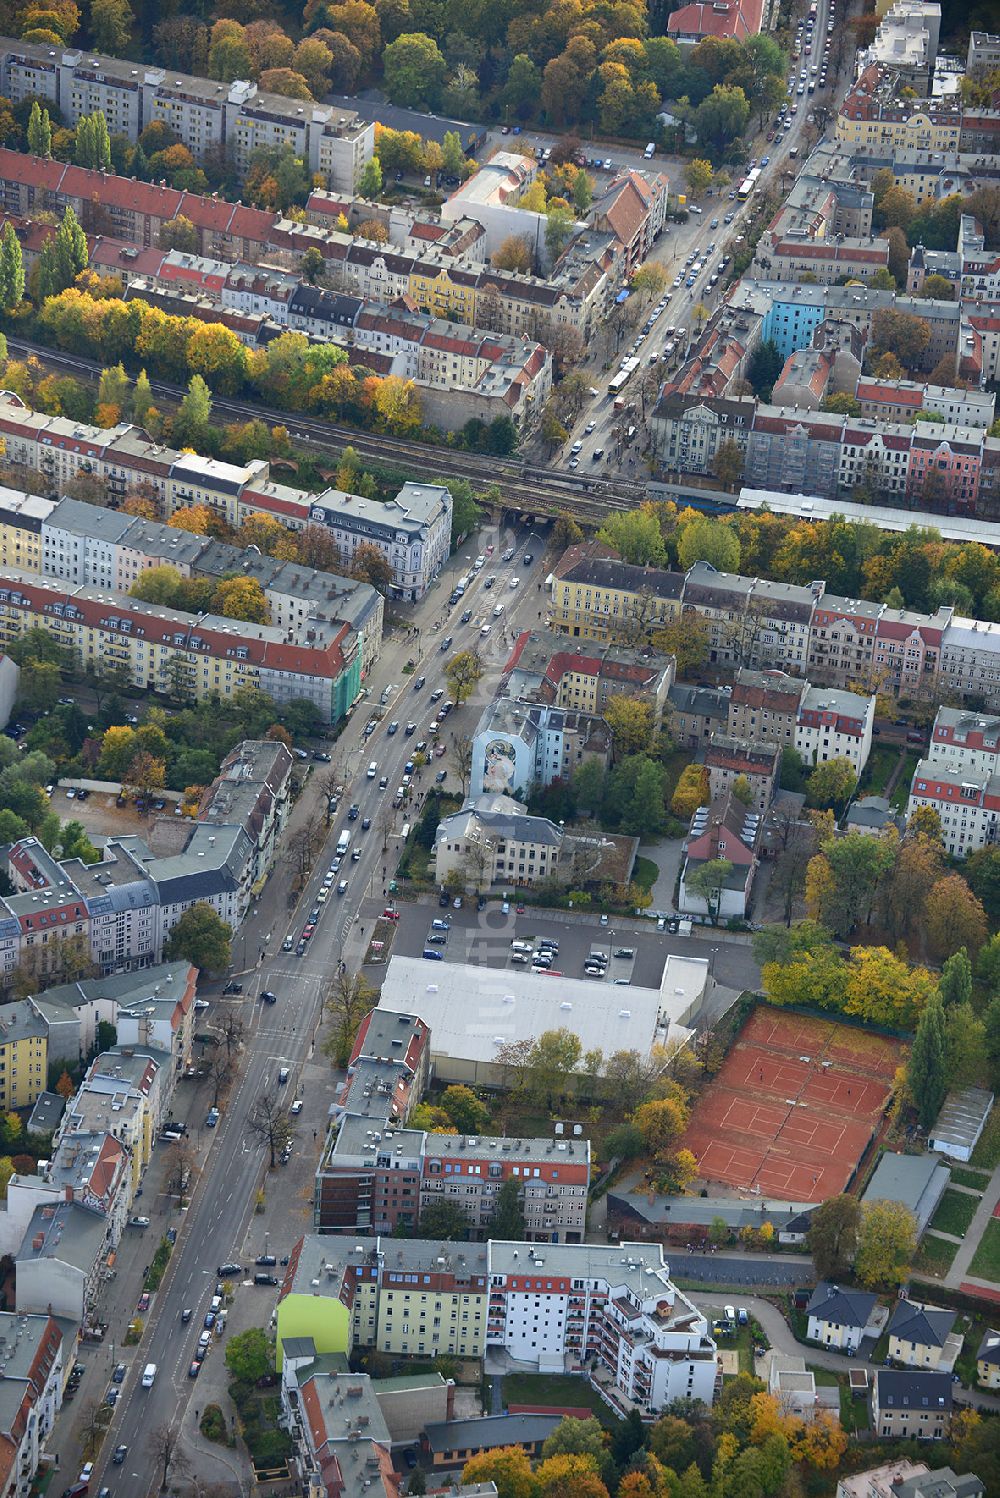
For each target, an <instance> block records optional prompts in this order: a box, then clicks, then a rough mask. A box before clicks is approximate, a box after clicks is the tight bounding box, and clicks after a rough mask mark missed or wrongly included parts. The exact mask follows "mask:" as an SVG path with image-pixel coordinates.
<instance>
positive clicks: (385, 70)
mask: <svg viewBox="0 0 1000 1498" xmlns="http://www.w3.org/2000/svg"><path fill="white" fill-rule="evenodd" d="M447 71H448V65H447V63H446V62H445V60H444V57H443V56H442V55H441V51H440V49H439V47H438V44H437V42H436V41H435V40H434V39H433V37H430V36H428V35H427V34H426V32H423V31H411V32H404V33H403V34H402V35H401V36H398V37H397V38H396V40H395V41H394V42H390V43H389V45H388V47H386V48H385V50H384V51H383V53H382V77H383V81H384V84H385V91H386V93H387V94H388V95H389V98H390V99H391V100H392V102H393V104H401V105H403V106H404V107H405V108H408V109H434V108H436V107H437V104H438V100H439V98H440V94H441V87H442V85H443V83H444V79H445V74H446V73H447Z"/></svg>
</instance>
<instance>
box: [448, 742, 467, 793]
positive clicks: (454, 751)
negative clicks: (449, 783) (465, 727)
mask: <svg viewBox="0 0 1000 1498" xmlns="http://www.w3.org/2000/svg"><path fill="white" fill-rule="evenodd" d="M450 756H451V763H452V764H453V765H454V767H455V773H456V774H457V775H458V778H459V781H460V782H461V786H462V795H463V796H467V795H468V793H469V777H470V776H471V774H472V740H471V739H470V738H469V736H468V734H459V733H453V734H452V736H451V747H450Z"/></svg>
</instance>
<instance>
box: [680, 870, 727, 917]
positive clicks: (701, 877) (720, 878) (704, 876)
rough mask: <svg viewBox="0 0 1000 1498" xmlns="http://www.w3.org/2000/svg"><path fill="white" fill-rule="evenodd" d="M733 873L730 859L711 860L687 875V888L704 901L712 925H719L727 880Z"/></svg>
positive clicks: (685, 882)
mask: <svg viewBox="0 0 1000 1498" xmlns="http://www.w3.org/2000/svg"><path fill="white" fill-rule="evenodd" d="M732 872H733V865H732V864H731V863H730V861H729V859H728V858H709V859H707V860H706V861H705V862H704V863H701V864H698V866H697V867H696V868H695V869H693V870H692V871H691V872H689V873H688V874H686V875H685V879H684V885H685V888H686V889H687V890H688V891H689V892H690V893H691V894H694V895H697V896H698V897H699V899H702V900H704V902H705V906H706V909H707V910H708V913H709V915H710V916H711V918H712V925H713V926H717V925H718V924H719V904H720V902H721V900H722V891H723V890H724V889H725V887H726V880H727V879H728V878H729V876H730V874H731V873H732Z"/></svg>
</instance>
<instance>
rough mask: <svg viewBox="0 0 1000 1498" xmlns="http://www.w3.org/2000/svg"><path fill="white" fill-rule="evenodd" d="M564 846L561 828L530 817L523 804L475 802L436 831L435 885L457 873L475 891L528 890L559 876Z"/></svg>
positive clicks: (490, 799) (495, 797) (497, 798)
mask: <svg viewBox="0 0 1000 1498" xmlns="http://www.w3.org/2000/svg"><path fill="white" fill-rule="evenodd" d="M565 844H566V836H565V832H564V830H563V828H562V827H557V826H556V824H555V823H554V822H550V821H549V819H548V818H547V817H536V816H529V815H528V808H527V807H526V805H525V804H524V802H523V801H515V800H514V798H513V797H512V796H507V795H503V794H496V793H494V794H492V795H484V796H473V797H471V798H470V799H469V800H468V801H466V803H465V805H464V806H463V807H462V808H461V809H460V810H459V811H456V812H452V813H451V815H450V816H447V817H443V818H442V819H441V821H440V822H439V823H438V825H437V828H436V830H435V833H434V880H435V883H436V884H439V885H443V884H444V883H445V881H446V880H447V878H448V875H449V874H450V873H451V872H452V871H455V872H456V873H459V874H461V875H463V876H464V878H465V879H467V880H468V882H469V883H470V884H471V885H472V886H473V888H474V889H480V890H485V889H488V888H489V886H490V885H491V884H496V883H498V882H499V883H502V884H505V885H531V884H534V883H535V882H536V881H537V880H540V879H545V878H547V877H548V876H549V875H552V874H555V873H556V872H557V871H558V869H559V866H560V859H561V858H562V857H563V853H564V845H565ZM566 851H568V846H567V848H566Z"/></svg>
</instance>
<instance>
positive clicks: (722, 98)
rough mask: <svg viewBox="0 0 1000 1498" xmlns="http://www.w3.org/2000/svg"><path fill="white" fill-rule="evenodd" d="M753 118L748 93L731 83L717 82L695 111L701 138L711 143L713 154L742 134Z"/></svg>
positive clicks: (708, 144)
mask: <svg viewBox="0 0 1000 1498" xmlns="http://www.w3.org/2000/svg"><path fill="white" fill-rule="evenodd" d="M749 121H750V105H749V104H748V103H747V97H746V94H745V93H744V92H743V90H742V89H741V88H738V87H736V86H735V85H731V84H723V83H717V84H716V85H715V87H714V88H713V90H712V92H711V93H710V94H709V96H708V98H707V99H702V101H701V103H700V104H699V105H698V108H697V109H696V110H695V112H694V128H695V131H696V133H697V136H698V142H699V144H700V145H704V146H707V147H708V148H709V153H710V154H711V155H713V156H714V155H716V154H718V153H721V152H722V151H724V150H725V148H726V146H728V145H729V143H730V141H733V140H736V138H737V137H738V136H740V135H742V134H743V132H744V131H745V130H746V127H747V125H748V124H749Z"/></svg>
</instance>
